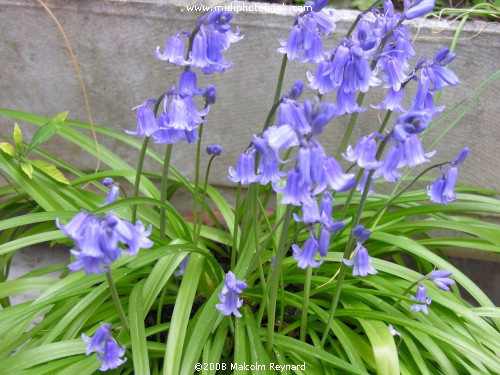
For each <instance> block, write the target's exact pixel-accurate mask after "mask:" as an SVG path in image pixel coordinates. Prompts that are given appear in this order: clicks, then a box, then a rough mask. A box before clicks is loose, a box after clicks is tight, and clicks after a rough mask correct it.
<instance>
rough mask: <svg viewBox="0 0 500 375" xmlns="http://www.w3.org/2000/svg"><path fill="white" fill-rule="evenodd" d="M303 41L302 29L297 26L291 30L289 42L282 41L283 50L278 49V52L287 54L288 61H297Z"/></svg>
mask: <svg viewBox="0 0 500 375" xmlns="http://www.w3.org/2000/svg"><path fill="white" fill-rule="evenodd" d="M301 41H302V29H301V27H300V26H299V25H298V24H297V25H294V26H293V27H292V29H291V30H290V35H289V36H288V41H287V42H285V41H283V40H281V39H280V41H279V42H280V44H281V48H278V52H280V53H285V54H286V56H287V58H288V60H295V58H296V57H297V55H298V53H299V48H300V43H301Z"/></svg>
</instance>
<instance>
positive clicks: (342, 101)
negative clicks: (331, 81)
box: [336, 85, 366, 116]
mask: <svg viewBox="0 0 500 375" xmlns="http://www.w3.org/2000/svg"><path fill="white" fill-rule="evenodd" d="M365 110H366V108H363V107H360V106H359V104H358V103H357V102H356V97H355V96H354V92H351V91H350V92H346V91H345V90H344V87H343V85H342V86H340V88H339V89H338V90H337V113H336V115H337V116H342V115H345V114H346V113H347V114H350V115H352V114H353V113H355V112H364V111H365Z"/></svg>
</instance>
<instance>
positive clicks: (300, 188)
mask: <svg viewBox="0 0 500 375" xmlns="http://www.w3.org/2000/svg"><path fill="white" fill-rule="evenodd" d="M299 181H300V172H299V171H298V170H297V169H292V170H291V171H290V172H289V173H288V176H287V179H286V185H285V189H284V194H283V198H282V199H281V202H280V203H281V204H291V205H294V206H301V205H302V203H303V202H307V201H308V200H311V199H312V198H311V195H310V190H311V187H312V186H311V185H310V184H302V185H301V184H300V183H299Z"/></svg>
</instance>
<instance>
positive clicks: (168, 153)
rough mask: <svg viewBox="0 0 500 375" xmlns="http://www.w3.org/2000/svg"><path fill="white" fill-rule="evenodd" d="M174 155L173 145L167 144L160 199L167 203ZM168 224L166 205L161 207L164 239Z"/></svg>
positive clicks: (161, 228) (161, 224) (161, 232)
mask: <svg viewBox="0 0 500 375" xmlns="http://www.w3.org/2000/svg"><path fill="white" fill-rule="evenodd" d="M171 156H172V145H171V144H170V145H167V148H166V150H165V159H164V161H163V173H162V175H161V186H160V194H161V195H160V201H161V202H162V203H166V201H167V186H168V172H169V170H170V158H171ZM166 226H167V217H166V214H165V207H164V206H162V207H160V236H161V238H162V239H165V238H166V233H165V229H166Z"/></svg>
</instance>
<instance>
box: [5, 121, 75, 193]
mask: <svg viewBox="0 0 500 375" xmlns="http://www.w3.org/2000/svg"><path fill="white" fill-rule="evenodd" d="M67 116H68V112H62V113H60V114H58V115H57V116H55V117H53V118H51V119H50V120H49V121H47V123H45V124H44V125H43V126H41V127H40V128H39V129H38V130H37V131H36V132H35V134H34V135H33V138H32V139H31V142H30V143H29V144H26V143H24V142H23V133H22V131H21V128H20V127H19V125H18V124H17V123H16V124H15V125H14V132H13V135H12V140H13V141H14V145H12V144H11V143H9V142H1V143H0V150H2V151H3V152H4V153H6V154H7V155H9V156H11V157H13V158H14V159H15V160H17V162H18V163H19V166H20V167H21V169H22V171H23V172H24V173H25V174H26V175H27V176H28V177H29V178H30V179H32V178H33V168H35V169H37V170H39V171H40V172H42V173H45V174H46V175H47V176H49V177H51V178H52V179H54V180H56V181H58V182H60V183H63V184H69V181H68V179H67V178H66V177H65V176H64V174H63V173H62V172H61V171H60V170H59V169H58V168H57V167H56V166H55V165H53V164H50V163H49V162H46V161H44V160H36V159H28V155H29V154H30V152H31V151H33V150H34V149H36V148H38V147H39V146H41V145H42V144H43V143H45V142H47V141H48V140H49V139H50V138H52V137H53V136H54V134H56V133H57V131H58V130H59V129H60V128H61V126H63V124H64V122H65V121H66V117H67Z"/></svg>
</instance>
